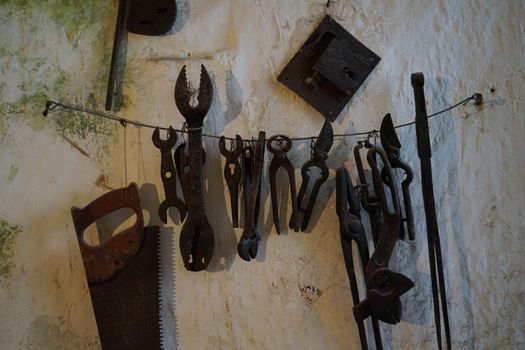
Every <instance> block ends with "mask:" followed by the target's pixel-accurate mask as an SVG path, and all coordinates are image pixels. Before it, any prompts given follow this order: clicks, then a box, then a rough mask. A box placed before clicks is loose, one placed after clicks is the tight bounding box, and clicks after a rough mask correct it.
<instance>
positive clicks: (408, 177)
mask: <svg viewBox="0 0 525 350" xmlns="http://www.w3.org/2000/svg"><path fill="white" fill-rule="evenodd" d="M380 130H381V133H380V137H381V145H382V146H383V148H384V150H385V152H386V154H387V155H388V160H389V161H390V165H391V166H392V169H396V168H398V169H401V170H403V171H404V172H405V179H404V180H403V181H402V182H401V191H402V193H403V204H404V209H405V217H404V218H402V220H403V221H405V222H406V224H407V232H408V238H409V239H410V240H413V239H414V238H415V230H414V215H413V214H412V201H411V199H410V188H409V187H410V183H411V182H412V179H413V178H414V172H413V171H412V168H411V167H410V165H408V164H407V163H406V162H404V161H403V160H402V159H401V156H400V149H401V142H399V138H398V137H397V134H396V129H395V127H394V123H393V122H392V117H391V116H390V113H388V114H387V115H385V117H384V118H383V121H382V122H381V129H380ZM382 175H383V180H384V182H385V183H386V184H387V186H395V185H396V184H395V182H394V181H393V179H392V180H391V179H389V177H388V175H387V173H386V172H385V171H383V174H382ZM399 238H400V239H405V225H403V224H401V225H400V226H399Z"/></svg>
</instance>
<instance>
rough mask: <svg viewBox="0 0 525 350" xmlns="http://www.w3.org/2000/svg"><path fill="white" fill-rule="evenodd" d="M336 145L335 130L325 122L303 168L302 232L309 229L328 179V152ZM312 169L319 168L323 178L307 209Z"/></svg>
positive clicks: (318, 180)
mask: <svg viewBox="0 0 525 350" xmlns="http://www.w3.org/2000/svg"><path fill="white" fill-rule="evenodd" d="M333 143H334V130H333V128H332V124H331V123H330V121H328V120H325V122H324V124H323V128H322V129H321V132H320V133H319V136H318V137H317V140H316V141H315V144H314V146H313V148H312V149H313V152H312V155H311V157H310V160H308V161H307V162H306V163H304V165H303V166H302V168H301V176H302V178H303V182H302V183H301V188H300V189H299V194H298V195H297V207H298V210H299V212H301V213H302V214H303V221H302V223H301V231H305V230H306V228H307V227H308V222H309V221H310V216H311V215H312V210H313V208H314V205H315V201H316V200H317V195H318V194H319V189H320V188H321V185H322V184H323V183H324V182H325V181H326V180H327V179H328V167H327V166H326V159H327V158H328V152H330V149H331V148H332V144H333ZM311 168H318V169H320V170H321V176H320V177H319V178H317V179H316V180H315V183H314V185H313V187H312V190H311V192H310V196H309V197H308V202H307V204H306V207H305V205H304V204H305V203H304V202H305V196H306V190H307V189H308V185H309V182H310V174H309V173H310V170H311Z"/></svg>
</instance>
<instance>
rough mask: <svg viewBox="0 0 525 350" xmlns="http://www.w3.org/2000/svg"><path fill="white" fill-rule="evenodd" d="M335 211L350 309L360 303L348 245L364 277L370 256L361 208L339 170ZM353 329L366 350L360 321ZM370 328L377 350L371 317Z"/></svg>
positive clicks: (375, 323)
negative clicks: (348, 284)
mask: <svg viewBox="0 0 525 350" xmlns="http://www.w3.org/2000/svg"><path fill="white" fill-rule="evenodd" d="M335 195H336V196H335V198H336V210H337V216H338V217H339V230H340V233H341V245H342V247H343V257H344V259H345V266H346V271H347V273H348V279H349V280H350V289H351V291H352V300H353V302H354V306H356V305H357V304H358V303H359V302H360V298H359V288H358V286H357V278H356V274H355V269H354V256H353V252H352V241H354V242H355V243H356V245H357V251H358V252H359V259H360V261H361V273H362V275H363V276H364V269H365V268H366V267H367V266H368V261H369V259H370V255H369V252H368V241H367V238H366V234H365V228H364V226H363V224H362V222H361V205H360V204H359V199H358V198H357V195H356V194H355V192H354V187H353V185H352V179H351V178H350V175H349V174H348V170H346V168H344V167H342V168H339V169H337V172H336V193H335ZM356 322H357V329H358V331H359V339H360V341H361V348H362V349H363V350H367V349H368V342H367V336H366V329H365V324H364V321H363V320H359V319H356ZM372 327H373V331H374V339H375V343H376V349H378V350H381V349H382V348H383V344H382V341H381V330H380V328H379V322H378V321H377V319H376V318H375V317H374V316H372Z"/></svg>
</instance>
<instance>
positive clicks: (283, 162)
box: [267, 135, 299, 234]
mask: <svg viewBox="0 0 525 350" xmlns="http://www.w3.org/2000/svg"><path fill="white" fill-rule="evenodd" d="M274 143H277V144H278V145H279V146H278V148H275V146H274ZM267 147H268V151H270V153H272V154H273V158H272V161H271V162H270V170H269V177H270V191H271V197H272V213H273V222H274V224H275V229H276V230H277V234H281V228H280V226H279V207H278V205H277V184H276V175H277V171H278V170H279V168H281V167H282V168H283V169H284V170H285V171H286V173H287V174H288V180H289V182H290V197H291V198H290V200H291V203H292V215H291V217H290V221H289V223H288V227H290V228H291V229H293V230H294V231H295V232H298V231H299V225H298V220H297V195H296V193H297V192H296V187H295V172H294V167H293V165H292V163H291V162H290V160H289V159H288V157H287V156H286V153H287V152H288V151H289V150H290V149H291V148H292V140H290V138H289V137H288V136H284V135H275V136H272V137H270V139H269V140H268V143H267Z"/></svg>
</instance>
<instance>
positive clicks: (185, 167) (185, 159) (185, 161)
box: [173, 142, 206, 199]
mask: <svg viewBox="0 0 525 350" xmlns="http://www.w3.org/2000/svg"><path fill="white" fill-rule="evenodd" d="M173 158H174V160H175V167H176V168H177V175H178V176H179V181H180V186H181V188H182V194H183V195H184V199H186V198H188V196H189V191H190V190H189V188H190V156H189V154H188V145H187V144H186V142H183V143H181V144H180V145H179V146H178V147H177V149H176V150H175V154H174V155H173ZM205 163H206V151H205V150H204V147H202V165H204V164H205Z"/></svg>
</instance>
